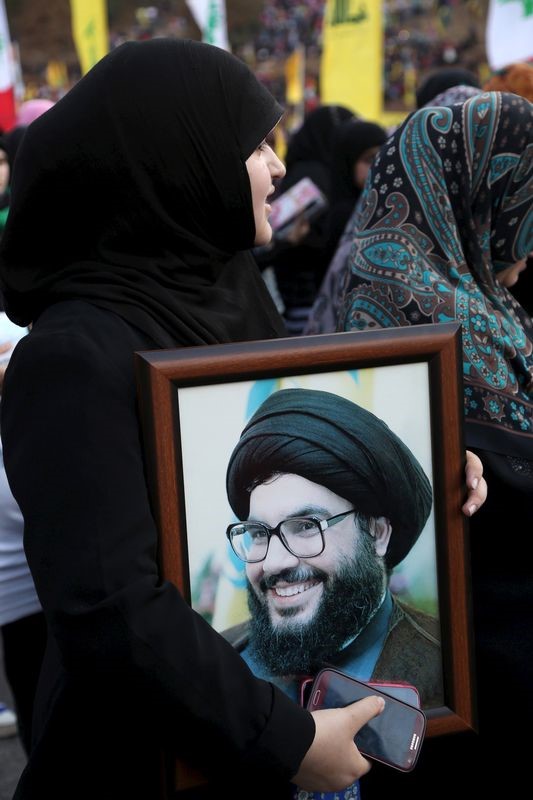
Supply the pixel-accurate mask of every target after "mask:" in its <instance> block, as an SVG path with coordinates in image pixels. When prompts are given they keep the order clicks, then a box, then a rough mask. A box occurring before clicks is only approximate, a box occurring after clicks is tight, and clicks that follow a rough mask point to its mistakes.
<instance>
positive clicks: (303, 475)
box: [224, 389, 443, 708]
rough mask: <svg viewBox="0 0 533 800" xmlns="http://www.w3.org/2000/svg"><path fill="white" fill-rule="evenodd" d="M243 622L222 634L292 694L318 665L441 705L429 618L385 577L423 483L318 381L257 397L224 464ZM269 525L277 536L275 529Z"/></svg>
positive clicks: (376, 424)
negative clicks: (241, 575)
mask: <svg viewBox="0 0 533 800" xmlns="http://www.w3.org/2000/svg"><path fill="white" fill-rule="evenodd" d="M227 493H228V498H229V502H230V505H231V507H232V509H233V511H234V513H235V514H236V516H237V517H238V519H239V520H243V521H246V522H245V524H242V523H238V524H236V525H232V526H230V527H229V528H228V538H229V539H230V542H231V544H232V547H233V549H234V551H235V553H236V554H237V555H238V556H239V557H240V558H241V559H242V560H244V561H246V562H247V563H246V576H247V585H248V604H249V609H250V614H251V617H250V620H249V621H248V622H246V623H244V624H241V625H238V626H235V627H234V628H231V629H229V630H228V631H226V632H225V633H224V635H225V636H226V638H227V639H228V640H229V641H230V642H231V643H232V644H233V645H234V646H235V647H236V648H237V649H238V650H239V651H240V652H241V655H242V656H243V658H244V659H245V660H246V661H247V662H248V664H249V665H250V666H251V667H252V669H253V671H254V672H255V673H256V674H258V675H259V676H260V677H264V678H267V679H269V680H272V681H273V682H275V683H277V684H278V685H279V686H281V687H282V688H284V689H285V690H286V691H287V693H288V694H291V695H293V696H297V687H298V682H299V681H298V676H301V675H305V674H309V673H313V672H316V671H317V670H318V669H320V668H321V667H323V666H324V665H326V664H329V665H334V666H335V667H337V668H339V669H342V670H343V671H346V672H349V673H350V674H352V675H354V676H356V677H359V678H361V679H363V680H372V681H407V682H409V683H412V684H413V685H415V686H416V687H417V688H418V691H419V693H420V697H421V702H422V705H423V706H424V707H425V708H428V707H434V706H439V705H442V702H443V698H442V675H441V654H440V644H439V639H440V636H439V626H438V621H437V620H436V619H435V618H434V617H431V616H429V615H427V614H424V613H422V612H420V611H418V610H415V609H413V608H410V607H408V606H406V605H405V604H403V603H401V602H400V601H399V600H398V599H397V598H396V597H394V596H393V595H392V594H391V592H390V590H389V587H388V584H389V577H390V573H391V571H392V569H393V568H394V567H395V566H396V565H397V564H398V563H399V562H400V561H402V560H403V559H404V558H405V556H406V555H407V554H408V553H409V551H410V550H411V548H412V546H413V545H414V543H415V542H416V540H417V539H418V536H419V535H420V533H421V531H422V529H423V527H424V525H425V523H426V520H427V518H428V516H429V513H430V511H431V503H432V492H431V486H430V484H429V481H428V479H427V477H426V475H425V473H424V471H423V470H422V468H421V466H420V464H419V463H418V462H417V460H416V459H415V457H414V456H413V454H412V453H411V451H410V450H409V449H408V448H407V447H406V445H405V444H404V443H403V442H402V441H401V440H400V439H399V438H398V437H397V436H396V435H395V434H394V433H393V432H392V431H391V430H390V429H389V428H388V426H387V425H386V424H385V423H384V422H383V421H382V420H380V419H378V418H377V417H376V416H374V414H371V413H370V412H369V411H366V410H365V409H363V408H361V407H360V406H358V405H356V404H355V403H353V402H351V401H349V400H346V399H344V398H342V397H338V396H337V395H334V394H330V393H329V392H322V391H316V390H307V389H286V390H282V391H278V392H276V393H274V394H273V395H271V396H270V397H269V398H268V399H267V400H266V401H265V402H264V403H263V404H262V405H261V407H260V408H259V409H258V411H257V412H256V413H255V415H254V416H253V417H252V419H251V420H250V422H249V423H248V425H247V426H246V427H245V429H244V430H243V432H242V434H241V437H240V439H239V442H238V443H237V445H236V447H235V449H234V451H233V453H232V455H231V458H230V461H229V465H228V470H227ZM275 533H277V535H275Z"/></svg>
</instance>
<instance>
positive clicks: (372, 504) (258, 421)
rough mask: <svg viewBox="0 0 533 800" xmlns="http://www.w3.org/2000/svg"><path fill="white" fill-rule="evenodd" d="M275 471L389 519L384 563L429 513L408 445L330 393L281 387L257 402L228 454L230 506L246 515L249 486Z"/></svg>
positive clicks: (396, 558) (406, 545) (426, 489)
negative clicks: (387, 542) (321, 487)
mask: <svg viewBox="0 0 533 800" xmlns="http://www.w3.org/2000/svg"><path fill="white" fill-rule="evenodd" d="M273 473H292V474H295V475H300V476H301V477H303V478H307V480H310V481H313V483H318V484H319V485H321V486H325V487H326V488H327V489H330V491H332V492H334V493H335V494H337V495H339V496H340V497H343V498H344V499H346V500H349V501H350V502H351V503H352V504H353V507H354V508H355V509H356V510H357V511H359V512H361V513H363V514H365V515H366V516H369V517H380V516H384V517H387V518H388V519H389V520H390V522H391V525H392V536H391V540H390V543H389V547H388V550H387V555H386V557H385V562H386V564H387V566H388V567H389V568H392V567H394V566H395V565H396V564H398V563H399V562H400V561H402V560H403V559H404V558H405V556H406V555H407V553H408V552H409V551H410V549H411V547H412V546H413V545H414V543H415V542H416V540H417V538H418V536H419V535H420V533H421V531H422V529H423V527H424V524H425V522H426V520H427V518H428V516H429V512H430V511H431V502H432V499H431V497H432V495H431V485H430V483H429V480H428V478H427V476H426V474H425V473H424V471H423V469H422V467H421V466H420V464H419V463H418V461H417V460H416V458H415V457H414V456H413V454H412V453H411V451H410V450H409V448H408V447H406V445H405V444H404V443H403V442H402V441H401V439H399V438H398V436H396V434H395V433H393V432H392V431H391V430H390V428H389V427H388V426H387V425H386V424H385V423H384V422H383V421H382V420H380V419H378V417H376V416H375V415H374V414H371V413H370V412H369V411H366V410H365V409H364V408H361V406H358V405H356V404H355V403H352V402H351V401H350V400H345V399H344V398H342V397H338V396H337V395H334V394H330V393H329V392H322V391H315V390H310V389H283V390H281V391H278V392H275V393H274V394H272V395H271V396H270V397H269V398H267V400H265V402H264V403H263V404H262V405H261V406H260V407H259V409H258V410H257V411H256V413H255V414H254V416H253V417H252V418H251V420H250V421H249V422H248V424H247V426H246V427H245V428H244V430H243V432H242V434H241V437H240V439H239V441H238V443H237V445H236V447H235V449H234V450H233V453H232V454H231V458H230V461H229V465H228V471H227V476H226V488H227V493H228V499H229V502H230V505H231V507H232V509H233V511H234V513H235V514H236V515H237V517H238V518H239V519H246V518H247V516H248V513H249V508H250V490H251V488H252V487H253V485H257V483H261V482H262V481H263V480H265V479H266V478H268V477H269V476H270V475H272V474H273Z"/></svg>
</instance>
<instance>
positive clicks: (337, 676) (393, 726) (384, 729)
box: [307, 669, 426, 772]
mask: <svg viewBox="0 0 533 800" xmlns="http://www.w3.org/2000/svg"><path fill="white" fill-rule="evenodd" d="M393 686H394V684H393ZM401 686H402V688H404V687H403V685H402V684H401ZM389 688H390V687H389ZM411 688H412V687H411ZM371 695H378V696H382V697H383V698H384V700H385V708H384V709H383V711H382V712H381V714H379V715H378V716H377V717H374V718H373V719H371V720H370V721H369V722H367V724H366V725H363V727H362V728H361V729H360V730H359V731H358V733H357V734H356V736H355V743H356V745H357V747H358V748H359V750H360V751H361V753H363V754H364V755H365V756H368V757H369V758H372V759H374V760H376V761H380V762H381V763H383V764H387V765H388V766H391V767H394V768H395V769H398V770H401V771H402V772H410V771H411V770H412V769H413V768H414V766H415V764H416V762H417V759H418V755H419V753H420V749H421V746H422V742H423V739H424V734H425V731H426V717H425V715H424V713H423V711H421V710H420V709H419V708H417V707H416V706H413V705H410V704H409V703H405V702H403V700H398V699H396V698H394V697H392V696H391V694H387V693H385V691H383V689H381V688H380V689H378V688H377V686H376V685H371V684H367V683H364V682H363V681H358V680H355V678H352V677H350V676H349V675H346V674H344V673H343V672H340V671H338V670H334V669H323V670H321V671H320V672H319V673H318V675H317V676H316V678H315V680H314V682H313V685H312V687H311V693H310V696H309V700H308V702H307V708H308V709H309V710H310V711H317V710H319V709H321V708H341V707H344V706H346V705H349V704H350V703H353V702H355V701H356V700H361V699H362V698H363V697H368V696H371Z"/></svg>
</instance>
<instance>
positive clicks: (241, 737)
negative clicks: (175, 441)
mask: <svg viewBox="0 0 533 800" xmlns="http://www.w3.org/2000/svg"><path fill="white" fill-rule="evenodd" d="M280 115H281V109H280V108H279V107H278V105H277V104H276V102H275V101H274V100H273V98H272V97H271V96H270V94H269V93H268V92H267V91H266V90H265V89H264V88H263V87H262V86H261V85H260V84H259V83H258V82H257V81H256V79H255V78H254V76H253V74H252V73H251V72H250V71H249V70H248V68H247V67H245V65H244V64H242V63H241V62H240V61H238V60H237V59H236V58H234V57H233V56H231V55H229V54H228V53H225V52H224V51H223V50H220V49H219V48H215V47H211V46H209V45H204V44H198V43H195V42H187V41H172V40H165V39H159V40H153V41H149V42H143V43H133V42H129V43H127V44H124V45H122V46H121V47H119V48H118V49H116V50H115V51H113V52H112V53H111V54H109V55H108V56H106V57H105V58H104V59H103V60H102V61H100V62H99V63H98V64H97V65H96V66H95V67H94V68H93V70H91V72H90V73H89V74H88V75H87V76H86V77H84V78H83V79H82V80H81V81H80V82H79V83H78V84H77V85H76V86H75V87H74V88H73V89H72V90H71V91H70V92H69V93H68V94H67V95H66V96H65V97H64V98H63V99H62V100H61V101H60V102H58V103H57V104H56V105H55V106H54V108H53V109H51V110H50V111H49V112H48V113H47V114H46V115H44V116H42V117H41V118H39V119H38V120H37V121H35V122H34V123H33V124H32V125H31V126H30V127H29V128H28V130H27V133H26V135H25V137H24V141H23V142H22V145H21V148H20V151H19V154H18V157H17V164H16V168H15V171H14V177H13V183H12V203H11V210H10V215H9V219H8V224H7V227H6V231H5V236H4V239H3V241H2V246H1V249H0V276H1V287H2V290H3V291H4V293H5V300H6V309H7V312H8V314H9V316H10V317H11V319H12V320H14V321H16V322H18V323H19V324H22V325H27V324H30V323H31V325H32V330H31V332H30V334H29V335H28V336H26V337H25V338H24V339H23V340H22V342H21V343H20V344H19V345H18V347H17V349H16V351H15V353H14V355H13V357H12V359H11V363H10V365H9V368H8V371H7V375H6V382H5V387H4V398H3V402H2V412H3V414H2V433H3V439H4V450H5V461H6V468H7V471H8V475H9V480H10V483H11V487H12V490H13V493H14V495H15V497H16V499H17V502H18V503H19V505H20V508H21V510H22V512H23V515H24V518H25V546H26V552H27V556H28V561H29V564H30V567H31V570H32V574H33V577H34V579H35V583H36V587H37V591H38V594H39V599H40V600H41V602H42V605H43V608H44V611H45V615H46V618H47V623H48V626H49V634H50V635H49V641H48V646H47V653H46V657H45V664H44V667H43V672H42V675H41V682H40V687H39V691H38V697H37V708H36V713H35V716H34V722H35V724H34V736H33V749H32V753H31V754H30V759H29V763H28V766H27V768H26V770H25V771H24V773H23V776H22V778H21V780H20V783H19V786H18V789H17V792H16V795H15V796H16V798H17V799H18V800H20V799H21V798H24V800H27V799H28V798H37V797H39V798H41V797H43V796H46V797H53V798H55V800H62V799H63V798H67V797H68V798H72V797H76V798H77V799H78V800H80V799H82V800H83V799H84V798H91V800H94V798H96V797H98V798H102V800H104V798H105V799H106V800H107V798H109V799H110V800H111V798H112V800H121V799H122V798H127V799H128V800H132V798H143V800H152V798H156V797H158V796H160V794H159V789H160V777H161V770H160V765H161V761H160V754H161V751H162V750H167V751H169V750H171V751H172V752H173V753H175V754H178V755H180V756H181V757H183V758H185V759H186V760H187V761H188V763H190V764H193V765H195V766H196V767H198V768H200V769H201V771H202V772H203V773H204V775H206V776H207V779H208V781H209V783H208V784H207V786H205V785H204V788H203V789H201V788H200V789H199V788H198V787H197V788H196V789H195V790H194V791H193V792H192V794H191V793H189V794H188V795H187V796H188V797H191V796H195V797H196V796H203V797H211V796H214V793H215V790H216V792H217V796H218V793H219V792H222V791H223V790H224V788H226V789H227V790H228V791H229V793H230V796H231V797H233V798H238V797H241V796H244V795H245V794H246V796H249V795H250V789H251V787H252V785H253V787H254V788H253V794H254V796H255V797H263V796H265V797H267V796H268V797H276V798H283V797H284V796H286V795H287V793H288V792H289V791H290V784H289V780H290V779H291V778H292V777H293V776H295V778H296V780H297V782H298V784H299V785H301V786H305V787H307V788H309V789H317V790H322V789H328V788H331V789H335V788H338V787H340V786H341V785H348V784H349V783H350V782H351V781H353V779H354V777H357V776H358V775H360V774H362V773H364V772H365V771H366V770H367V769H368V763H367V762H366V761H365V760H364V759H363V758H362V757H361V756H360V755H359V753H358V751H357V749H356V748H355V746H354V745H353V736H354V733H355V731H356V730H357V729H358V727H360V725H361V724H363V723H364V722H365V721H367V719H368V718H370V716H372V715H373V714H375V713H377V711H378V710H379V705H378V703H377V701H376V700H374V701H372V700H371V701H370V702H369V703H368V704H366V705H364V704H363V705H361V704H360V705H358V707H357V710H356V711H355V712H354V710H353V709H346V710H344V711H346V712H347V713H344V711H342V712H341V711H340V710H339V713H342V716H340V717H339V716H337V712H335V717H334V718H332V717H331V716H329V717H328V716H327V715H326V718H324V715H323V714H324V712H322V716H321V717H317V716H315V715H311V714H309V713H308V712H307V711H305V710H303V709H300V708H299V707H298V706H296V705H295V704H293V703H291V702H289V700H288V699H287V698H286V697H285V695H284V694H282V693H281V692H279V691H278V690H277V689H275V687H273V686H272V685H270V684H268V683H266V682H263V681H260V680H258V679H256V678H255V677H254V676H253V675H252V673H251V672H250V671H249V670H248V667H247V666H246V665H245V663H244V661H242V659H241V658H240V656H239V655H238V654H237V653H236V652H235V651H234V650H233V649H232V648H231V647H230V646H229V645H228V644H227V643H226V642H225V641H224V640H223V639H222V637H220V636H219V635H218V634H217V633H216V632H215V631H214V630H213V629H212V628H211V627H210V626H209V625H208V624H207V623H205V622H204V621H203V620H202V619H201V618H199V617H198V616H197V615H196V614H195V613H194V612H193V611H192V610H191V609H190V607H189V606H188V604H187V603H186V602H185V601H184V600H183V598H182V597H181V596H180V594H179V593H178V591H177V590H176V588H175V587H174V586H173V585H172V584H170V583H168V582H163V581H161V578H160V576H159V573H158V568H157V561H156V552H157V532H156V528H155V524H154V519H153V517H152V513H151V509H150V503H149V497H148V489H147V484H146V480H145V471H144V463H143V455H142V448H141V431H140V426H139V419H138V414H137V404H136V391H135V376H134V366H133V365H134V352H135V351H138V350H146V349H153V348H158V347H176V346H180V345H204V344H210V343H214V342H229V341H243V340H248V339H254V338H256V339H257V338H270V337H274V336H278V335H280V334H281V333H282V332H283V326H282V324H281V321H280V318H279V317H278V315H277V312H276V311H275V309H274V306H273V304H272V303H271V301H270V296H269V294H268V291H267V290H266V288H265V286H264V284H263V281H262V279H261V276H260V275H259V273H258V271H257V267H256V265H255V264H254V262H253V259H252V257H251V256H250V255H248V254H247V253H246V252H244V251H245V250H247V249H249V248H251V247H252V245H253V244H254V243H256V244H262V243H264V242H266V241H268V239H269V238H270V234H271V231H270V227H269V225H268V218H267V216H268V206H267V205H266V198H267V196H268V195H269V194H270V193H271V192H272V191H273V185H272V180H273V179H274V178H276V177H281V176H282V175H283V173H284V170H283V166H282V164H281V163H280V162H279V161H278V159H277V158H276V156H275V155H274V153H273V152H272V150H270V148H269V147H268V146H267V145H266V144H265V143H264V138H265V137H266V136H267V134H268V133H269V132H270V131H271V129H272V128H273V127H274V126H275V125H276V123H277V122H278V120H279V118H280ZM208 493H209V488H208V487H206V498H207V499H208V496H209V495H208Z"/></svg>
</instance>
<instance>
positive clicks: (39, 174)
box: [0, 39, 284, 347]
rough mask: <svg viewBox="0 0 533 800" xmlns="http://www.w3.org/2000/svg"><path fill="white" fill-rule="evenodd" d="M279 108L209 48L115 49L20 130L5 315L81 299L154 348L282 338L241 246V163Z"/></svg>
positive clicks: (244, 229) (244, 221) (247, 215)
mask: <svg viewBox="0 0 533 800" xmlns="http://www.w3.org/2000/svg"><path fill="white" fill-rule="evenodd" d="M281 113H282V109H281V108H280V106H278V104H277V103H276V101H275V100H274V98H273V97H272V96H271V95H270V93H269V92H268V91H267V90H266V89H265V88H264V87H263V86H262V85H261V84H260V83H259V82H258V81H257V80H256V78H255V76H254V75H253V73H252V72H251V71H250V70H249V69H248V67H247V66H246V65H245V64H243V63H242V62H241V61H239V60H238V59H237V58H235V57H234V56H232V55H230V54H229V53H226V52H225V51H223V50H221V49H219V48H217V47H212V46H210V45H207V44H202V43H199V42H193V41H188V40H172V39H154V40H151V41H147V42H127V43H126V44H123V45H121V46H120V47H118V48H117V49H116V50H113V51H112V52H111V53H110V54H108V55H107V56H106V57H105V58H103V59H102V60H101V61H100V62H99V63H98V64H97V65H96V66H95V67H94V68H93V69H92V70H91V71H90V72H89V73H88V74H87V75H86V76H85V77H84V78H82V80H80V81H79V83H78V84H76V86H74V88H73V89H71V91H69V92H68V93H67V95H66V96H65V97H64V98H63V99H62V100H60V101H59V102H58V103H57V104H56V105H55V106H54V107H53V108H52V109H50V111H49V112H48V113H47V114H45V115H43V116H42V117H40V118H39V119H37V120H36V121H35V122H33V123H32V124H31V125H30V126H29V128H28V130H27V132H26V135H25V136H24V140H23V142H22V144H21V147H20V150H19V153H18V156H17V164H16V169H15V170H14V176H13V182H12V199H11V210H10V216H9V221H8V225H7V228H6V231H5V235H4V238H3V241H2V245H1V248H0V278H1V283H0V286H1V287H2V288H3V290H4V292H5V300H6V310H7V313H8V315H9V316H10V317H11V319H13V320H14V321H15V322H17V323H18V324H23V325H25V324H28V323H29V322H31V321H33V320H35V319H36V317H37V316H38V315H39V313H40V312H41V311H42V310H43V308H45V307H46V306H48V305H50V304H51V303H55V302H58V301H61V300H65V299H75V298H83V299H85V300H88V301H90V302H92V303H94V304H95V305H98V306H100V307H102V308H108V309H111V310H113V311H114V312H115V313H117V314H119V315H120V316H122V317H123V318H124V319H126V320H127V321H129V322H130V323H132V324H134V325H136V326H137V327H138V328H140V329H141V330H143V331H144V332H145V333H147V334H148V335H149V336H150V337H151V338H152V339H153V340H154V342H156V343H157V344H158V345H159V346H162V347H171V346H175V345H176V344H181V345H190V344H192V345H194V344H209V343H215V342H225V341H242V340H248V339H255V338H270V337H273V336H277V335H280V334H282V333H283V332H284V331H283V326H282V322H281V320H280V319H279V316H278V314H277V312H276V310H275V307H274V305H273V303H272V301H271V298H270V295H269V294H268V291H267V290H266V288H265V286H264V283H263V281H262V278H261V276H260V273H259V271H258V270H257V268H256V266H255V263H254V261H253V258H252V257H251V255H249V254H248V253H244V252H241V251H244V250H248V249H249V248H251V247H252V246H253V242H254V237H255V226H254V217H253V205H252V197H251V190H250V183H249V179H248V174H247V170H246V165H245V161H246V159H247V158H248V157H249V156H250V155H251V154H252V152H253V150H254V149H255V147H257V146H258V145H259V144H260V142H261V141H262V139H263V138H264V137H265V136H266V135H267V134H268V133H269V131H270V130H271V129H272V128H273V127H274V126H275V124H276V123H277V122H278V120H279V118H280V116H281ZM243 309H244V310H247V311H248V313H246V314H243Z"/></svg>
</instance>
